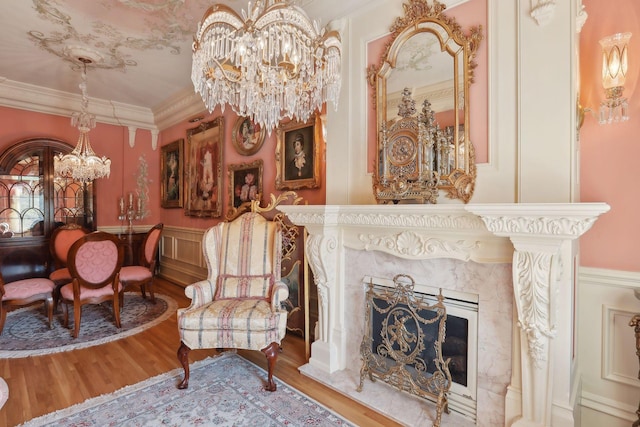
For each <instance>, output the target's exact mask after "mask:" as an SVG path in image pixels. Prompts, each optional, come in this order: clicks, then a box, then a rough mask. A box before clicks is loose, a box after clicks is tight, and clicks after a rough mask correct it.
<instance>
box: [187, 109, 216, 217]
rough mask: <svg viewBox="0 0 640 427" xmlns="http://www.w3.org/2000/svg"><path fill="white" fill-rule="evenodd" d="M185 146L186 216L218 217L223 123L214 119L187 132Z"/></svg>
mask: <svg viewBox="0 0 640 427" xmlns="http://www.w3.org/2000/svg"><path fill="white" fill-rule="evenodd" d="M187 145H188V154H187V166H186V168H187V171H186V179H185V188H184V195H185V204H186V207H185V215H188V216H198V217H213V218H215V217H219V216H220V215H221V214H222V185H223V183H222V149H223V146H224V119H223V118H222V117H217V118H216V119H214V120H212V121H210V122H204V123H201V124H200V126H198V127H196V128H193V129H189V130H188V131H187Z"/></svg>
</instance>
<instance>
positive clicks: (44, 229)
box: [0, 138, 96, 282]
mask: <svg viewBox="0 0 640 427" xmlns="http://www.w3.org/2000/svg"><path fill="white" fill-rule="evenodd" d="M72 149H73V147H71V146H69V145H68V144H67V143H65V142H63V141H59V140H56V139H50V138H34V139H28V140H23V141H19V142H17V143H15V144H13V145H12V146H11V147H9V148H8V149H7V150H5V151H4V152H3V153H2V154H0V260H1V262H2V274H3V276H4V279H5V281H6V282H10V281H13V280H19V279H22V278H27V277H46V276H48V274H49V270H50V268H51V256H50V252H49V238H50V236H51V231H53V229H54V228H56V227H58V226H60V225H62V224H68V223H76V224H79V225H82V226H84V227H86V228H87V229H89V230H95V228H96V227H95V225H96V218H95V211H96V210H95V203H96V195H95V187H94V185H93V182H89V183H86V184H83V183H81V182H79V181H75V180H72V179H64V178H58V177H55V176H54V156H55V155H57V154H58V153H65V154H66V153H69V152H71V150H72Z"/></svg>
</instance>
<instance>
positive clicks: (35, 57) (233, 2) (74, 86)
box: [0, 0, 371, 109]
mask: <svg viewBox="0 0 640 427" xmlns="http://www.w3.org/2000/svg"><path fill="white" fill-rule="evenodd" d="M370 1H371V0H298V1H297V2H296V3H297V4H298V5H300V6H301V7H302V8H303V9H305V10H306V11H307V13H308V14H309V16H310V17H311V18H312V19H315V20H318V21H319V22H320V24H321V25H322V26H324V25H326V24H327V23H328V22H329V21H331V20H332V19H335V18H337V17H340V16H344V15H346V14H349V13H351V12H353V11H354V10H355V9H356V8H358V7H362V6H364V5H366V4H367V3H369V2H370ZM214 3H215V1H210V0H0V6H2V13H0V85H1V84H2V83H3V82H11V83H12V84H13V83H15V82H19V83H26V84H29V85H35V86H38V87H43V88H48V89H54V90H58V91H63V92H68V93H71V94H79V93H80V90H79V89H78V84H79V82H80V71H79V69H78V66H77V61H76V59H77V57H78V56H89V57H92V58H94V59H96V64H95V66H92V67H90V68H89V69H88V71H87V76H88V89H87V92H88V95H89V97H90V98H99V99H103V100H107V101H114V102H118V103H124V104H130V105H134V106H139V107H144V108H149V109H153V108H154V107H155V106H157V105H159V104H160V103H162V102H163V101H165V100H167V99H170V98H171V97H172V96H174V95H176V94H178V93H180V92H183V91H184V90H185V89H188V88H191V89H192V88H193V86H192V84H191V42H192V39H193V34H194V33H195V31H196V28H197V24H198V21H199V20H200V18H201V17H202V15H203V14H204V12H205V11H206V10H207V8H208V7H210V6H211V5H212V4H214ZM219 3H224V4H227V5H228V6H230V7H232V8H234V9H236V10H237V11H238V12H239V11H240V10H242V9H246V8H247V3H248V2H247V1H245V0H223V1H220V2H219Z"/></svg>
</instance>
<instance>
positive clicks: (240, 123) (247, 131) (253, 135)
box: [231, 117, 264, 156]
mask: <svg viewBox="0 0 640 427" xmlns="http://www.w3.org/2000/svg"><path fill="white" fill-rule="evenodd" d="M232 136H233V137H232V138H231V140H232V142H233V146H234V148H235V149H236V151H237V152H238V153H239V154H242V155H243V156H250V155H252V154H255V153H257V152H258V151H259V150H260V148H261V147H262V144H263V143H264V129H263V128H262V127H261V126H260V125H258V124H255V123H253V120H251V119H250V118H249V117H238V120H236V123H235V124H234V125H233V134H232Z"/></svg>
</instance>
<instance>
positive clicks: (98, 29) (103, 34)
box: [28, 0, 193, 72]
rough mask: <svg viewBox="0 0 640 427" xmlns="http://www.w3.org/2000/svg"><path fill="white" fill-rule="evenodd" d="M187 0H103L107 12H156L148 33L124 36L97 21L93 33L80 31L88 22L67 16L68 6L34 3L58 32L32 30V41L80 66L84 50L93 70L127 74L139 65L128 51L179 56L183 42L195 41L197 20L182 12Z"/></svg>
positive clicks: (42, 1) (147, 21)
mask: <svg viewBox="0 0 640 427" xmlns="http://www.w3.org/2000/svg"><path fill="white" fill-rule="evenodd" d="M183 3H184V0H166V1H164V2H160V3H156V4H149V2H145V1H134V0H128V1H127V0H103V1H101V2H99V3H97V4H98V5H99V7H102V8H104V9H105V12H109V11H112V10H113V9H114V8H116V7H124V8H128V9H136V10H141V11H144V12H146V13H152V14H153V15H152V17H153V19H145V32H144V34H142V33H140V34H133V33H128V34H126V33H124V32H123V31H121V30H119V29H117V28H115V27H114V26H112V25H109V24H107V23H104V22H100V21H97V20H94V21H91V22H90V23H88V25H89V27H90V31H87V30H84V31H82V30H79V29H78V28H79V27H80V26H81V25H83V24H85V25H86V24H87V23H83V22H79V20H78V19H76V20H74V18H73V17H72V16H71V15H70V14H69V13H67V11H66V9H65V8H64V4H63V3H60V2H59V1H56V0H33V7H34V9H35V10H36V12H37V13H38V15H39V17H40V18H41V19H42V20H43V21H46V22H49V23H51V24H53V27H54V28H55V30H53V31H50V32H48V33H45V32H43V31H41V30H37V29H33V30H30V31H28V35H29V37H30V39H31V40H32V41H33V42H34V43H35V44H36V45H37V46H38V47H39V48H40V49H42V50H45V51H47V52H50V53H52V54H53V55H56V56H58V57H60V58H62V59H64V60H66V61H69V62H71V63H72V68H75V67H77V66H78V61H77V56H76V52H77V50H79V49H84V50H85V51H86V53H87V55H89V56H90V57H91V59H93V60H94V63H93V64H91V67H92V68H101V69H115V70H120V71H123V72H124V71H125V70H126V68H128V67H135V66H137V65H138V63H137V61H136V60H135V59H133V57H132V55H131V54H130V53H126V50H132V51H138V52H142V51H144V50H163V49H166V50H167V51H168V52H169V53H171V54H173V55H179V54H180V52H181V48H180V46H179V45H178V43H179V42H184V41H186V40H189V39H190V38H191V34H192V28H191V26H192V21H193V17H191V16H187V15H185V14H184V13H181V10H183V9H182V8H180V7H179V6H182V5H183Z"/></svg>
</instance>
